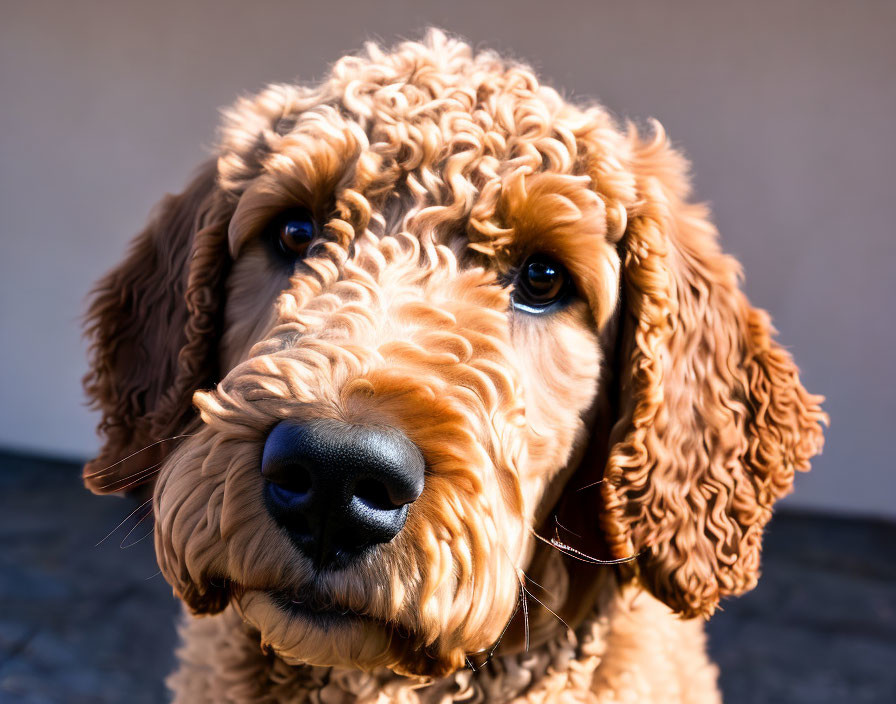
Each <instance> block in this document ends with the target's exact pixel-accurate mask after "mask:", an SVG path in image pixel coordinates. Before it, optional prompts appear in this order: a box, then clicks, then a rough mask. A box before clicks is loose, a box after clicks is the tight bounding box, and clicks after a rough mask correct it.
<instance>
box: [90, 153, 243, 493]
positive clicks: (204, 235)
mask: <svg viewBox="0 0 896 704" xmlns="http://www.w3.org/2000/svg"><path fill="white" fill-rule="evenodd" d="M216 180H217V167H216V165H215V163H214V162H213V161H212V162H210V163H208V164H206V165H205V166H203V167H202V168H201V170H200V171H199V173H198V174H197V175H196V177H195V178H194V180H193V181H192V183H190V185H189V186H188V187H187V189H186V190H185V191H184V192H183V193H181V194H180V195H175V196H168V197H166V198H165V199H164V200H163V201H162V202H161V203H160V204H159V205H158V206H157V209H156V211H155V213H154V214H153V216H152V218H151V220H150V223H149V225H148V226H147V227H146V229H145V230H144V231H143V232H142V233H141V234H140V235H138V236H137V238H136V239H135V240H134V242H133V243H132V245H131V249H130V251H129V253H128V255H127V258H126V259H125V260H124V262H122V263H121V264H120V265H119V266H117V267H116V268H115V269H113V270H112V271H111V272H110V273H109V274H107V275H106V276H105V278H103V279H102V280H101V281H100V282H99V283H98V284H97V285H96V287H95V288H94V290H93V292H92V294H91V304H90V308H89V310H88V313H87V317H86V334H87V336H88V338H89V340H90V370H89V372H88V373H87V375H86V376H85V377H84V388H85V390H86V392H87V395H88V396H89V398H90V400H91V403H92V405H93V407H95V408H98V409H99V410H100V411H101V412H102V418H101V420H100V423H99V426H98V432H99V434H100V436H101V437H102V439H103V446H102V448H101V450H100V453H99V455H98V456H97V457H96V458H95V459H93V460H91V461H90V462H88V463H87V464H86V465H85V467H84V483H85V484H86V485H87V487H88V488H89V489H90V490H91V491H93V492H95V493H99V494H105V493H112V492H120V491H130V490H133V489H134V488H135V487H137V486H139V485H141V484H143V483H146V482H147V481H150V480H151V479H152V478H153V477H154V476H155V471H156V470H157V469H158V466H159V464H160V463H161V462H162V460H163V459H164V457H165V455H166V454H167V453H168V452H170V451H171V450H172V449H173V447H174V446H175V445H176V436H177V435H178V434H179V433H181V432H183V428H184V427H185V426H186V425H187V424H188V423H189V421H190V418H191V416H192V413H193V411H192V403H191V399H192V395H193V392H194V391H195V390H196V389H197V388H199V387H200V386H202V385H205V384H208V383H211V382H212V381H214V377H215V374H216V362H215V358H216V347H217V344H216V343H217V336H218V327H219V324H218V317H219V315H218V314H219V311H218V305H219V302H220V300H221V298H222V296H221V295H220V291H219V289H220V288H221V286H222V284H223V279H224V276H225V273H226V270H227V267H228V265H229V257H228V252H227V222H228V219H229V213H230V208H229V206H228V204H227V202H226V199H225V197H224V194H223V193H222V192H221V191H220V189H219V188H218V186H217V184H216Z"/></svg>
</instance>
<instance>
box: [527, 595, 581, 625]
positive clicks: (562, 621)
mask: <svg viewBox="0 0 896 704" xmlns="http://www.w3.org/2000/svg"><path fill="white" fill-rule="evenodd" d="M523 590H524V591H525V592H526V594H528V595H529V596H531V597H532V598H533V599H535V601H537V602H538V603H539V604H541V605H542V606H543V607H544V608H545V609H547V610H548V613H550V614H551V615H553V617H554V618H556V619H557V620H558V621H559V622H560V623H562V624H563V625H564V626H566V628H567V630H570V631H571V630H572V628H570V627H569V624H568V623H567V622H566V621H564V620H563V619H562V618H560V617H559V616H558V615H557V612H556V611H554V610H553V609H552V608H551V607H550V606H547V605H546V604H545V603H544V602H543V601H542V600H541V599H539V598H538V597H537V596H535V595H534V594H533V593H532V592H530V591H529V590H528V589H526V588H525V587H523Z"/></svg>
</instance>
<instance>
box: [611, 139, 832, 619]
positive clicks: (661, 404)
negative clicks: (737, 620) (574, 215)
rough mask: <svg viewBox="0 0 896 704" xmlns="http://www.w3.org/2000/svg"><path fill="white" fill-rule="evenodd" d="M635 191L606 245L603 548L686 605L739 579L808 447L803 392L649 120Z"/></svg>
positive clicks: (817, 440) (813, 403)
mask: <svg viewBox="0 0 896 704" xmlns="http://www.w3.org/2000/svg"><path fill="white" fill-rule="evenodd" d="M630 139H631V142H632V144H633V145H634V146H633V159H634V169H633V170H634V173H635V174H636V178H637V181H638V183H637V188H638V194H639V201H638V203H637V204H636V205H635V206H634V208H633V209H632V212H630V214H629V222H628V227H627V230H626V234H625V236H624V238H623V241H622V243H621V245H620V247H621V252H620V254H621V256H622V258H623V292H622V295H623V301H624V303H623V309H622V311H621V320H620V326H621V330H620V335H622V338H621V340H620V348H619V352H620V355H619V358H618V359H617V362H616V364H617V367H618V370H619V374H620V376H619V379H618V383H619V388H620V398H619V409H618V415H619V420H618V421H617V423H616V424H615V427H614V428H613V430H612V432H611V436H610V454H609V458H608V462H607V466H606V470H605V473H604V481H603V482H602V484H601V492H602V495H603V500H604V503H605V512H604V513H603V517H602V521H603V528H604V533H605V537H606V539H607V542H608V545H609V547H610V549H611V552H612V553H613V555H614V556H615V557H618V558H622V557H626V556H631V555H636V554H637V555H638V556H639V557H638V559H637V564H638V568H639V570H638V571H639V572H640V578H641V579H642V581H643V582H644V583H645V585H646V586H647V587H648V588H649V589H650V590H651V591H652V592H653V593H654V594H655V595H656V596H657V597H658V598H660V599H661V600H663V601H664V602H666V603H667V604H668V605H669V606H671V607H672V608H674V609H675V610H676V611H679V612H681V613H682V614H684V615H686V616H695V615H698V614H702V615H709V614H710V613H712V611H713V610H714V608H715V606H716V604H717V603H718V601H719V599H720V598H721V597H723V596H726V595H732V594H738V593H741V592H744V591H746V590H748V589H750V588H752V587H753V586H754V585H755V583H756V580H757V577H758V565H759V553H760V541H761V536H762V530H763V527H764V526H765V524H766V522H767V521H768V520H769V517H770V516H771V507H772V504H773V503H774V501H775V500H776V499H778V498H780V497H781V496H784V495H785V494H787V493H789V491H790V490H791V487H792V484H793V478H794V472H795V471H796V470H801V471H805V470H807V469H808V468H809V458H810V457H812V456H813V455H815V454H816V453H817V452H819V451H820V450H821V447H822V434H821V427H820V423H826V422H827V416H826V415H825V414H824V413H823V412H822V410H821V408H820V405H819V404H820V403H821V401H822V397H820V396H815V395H812V394H809V393H807V392H806V390H805V389H804V388H803V387H802V385H801V384H800V381H799V376H798V373H797V368H796V366H795V365H794V363H793V360H792V359H791V357H790V354H789V353H788V352H787V351H785V350H784V349H783V348H781V347H780V346H779V345H778V344H777V343H775V342H774V341H773V340H772V335H773V334H774V333H775V330H774V328H773V327H772V326H771V323H770V320H769V317H768V315H767V314H766V313H765V312H764V311H761V310H757V309H755V308H752V307H751V306H750V305H749V303H748V302H747V300H746V298H745V297H744V295H743V294H742V293H741V291H740V290H739V289H738V279H739V276H740V269H739V266H738V264H737V262H736V261H735V260H734V259H733V258H731V257H729V256H727V255H725V254H723V253H722V252H721V250H720V249H719V245H718V242H717V232H716V230H715V228H714V227H713V225H712V224H711V223H710V222H709V220H708V213H707V209H706V208H705V207H704V206H701V205H693V204H689V203H687V202H686V200H685V199H686V198H687V196H688V195H689V185H688V178H687V167H688V165H687V163H686V161H685V160H684V159H683V158H682V157H681V156H680V155H679V154H678V153H677V152H675V151H674V150H673V149H671V148H670V147H669V145H668V142H667V140H666V137H665V134H664V132H663V130H662V127H660V126H659V125H656V133H655V136H654V138H653V139H652V140H648V141H641V140H640V138H639V137H638V135H637V133H636V132H635V131H634V130H631V131H630Z"/></svg>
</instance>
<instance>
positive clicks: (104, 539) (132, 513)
mask: <svg viewBox="0 0 896 704" xmlns="http://www.w3.org/2000/svg"><path fill="white" fill-rule="evenodd" d="M150 501H152V497H150V498H148V499H147V500H146V501H144V502H143V503H142V504H140V505H139V506H137V508H135V509H134V510H133V511H131V512H130V513H129V514H128V515H127V516H125V517H124V518H123V519H122V521H121V523H119V524H118V525H117V526H115V527H114V528H113V529H112V530H111V531H109V533H107V534H106V537H105V538H103V539H102V540H100V542H98V543H97V544H96V545H94V546H93V547H95V548H98V547H99V546H100V545H102V544H103V543H105V542H106V541H107V540H108V539H109V538H111V537H112V534H113V533H115V531H117V530H118V529H119V528H121V527H122V526H123V525H124V524H125V523H126V522H127V521H128V519H129V518H131V516H133V515H134V514H135V513H137V511H139V510H140V509H141V508H143V507H144V506H146V504H148V503H149V502H150Z"/></svg>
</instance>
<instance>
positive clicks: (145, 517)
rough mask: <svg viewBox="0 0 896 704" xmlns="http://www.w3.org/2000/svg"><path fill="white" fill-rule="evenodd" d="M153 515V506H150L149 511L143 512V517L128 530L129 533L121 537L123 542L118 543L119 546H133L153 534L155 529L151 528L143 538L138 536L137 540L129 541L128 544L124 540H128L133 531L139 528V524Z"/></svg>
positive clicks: (123, 547)
mask: <svg viewBox="0 0 896 704" xmlns="http://www.w3.org/2000/svg"><path fill="white" fill-rule="evenodd" d="M151 515H152V507H151V506H150V508H149V511H147V512H146V513H144V514H143V518H141V519H140V520H139V521H137V522H136V523H135V524H134V525H133V526H132V527H131V529H130V530H129V531H128V532H127V535H125V536H124V537H123V538H122V539H121V542H120V543H119V544H118V547H119V548H120V549H122V550H125V549H126V548H129V547H131V546H133V545H136V544H137V543H139V542H140V541H141V540H144V539H145V538H146V537H147V536H148V535H151V534H152V532H153V529H152V528H150V530H149V533H146V535H144V536H143V537H142V538H138V539H137V540H135V541H133V542H132V543H128V544H127V545H125V544H124V541H125V540H127V539H128V538H129V537H130V535H131V533H133V532H134V531H135V530H136V529H137V526H139V525H140V524H141V523H143V521H145V520H146V519H147V518H148V517H149V516H151Z"/></svg>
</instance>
